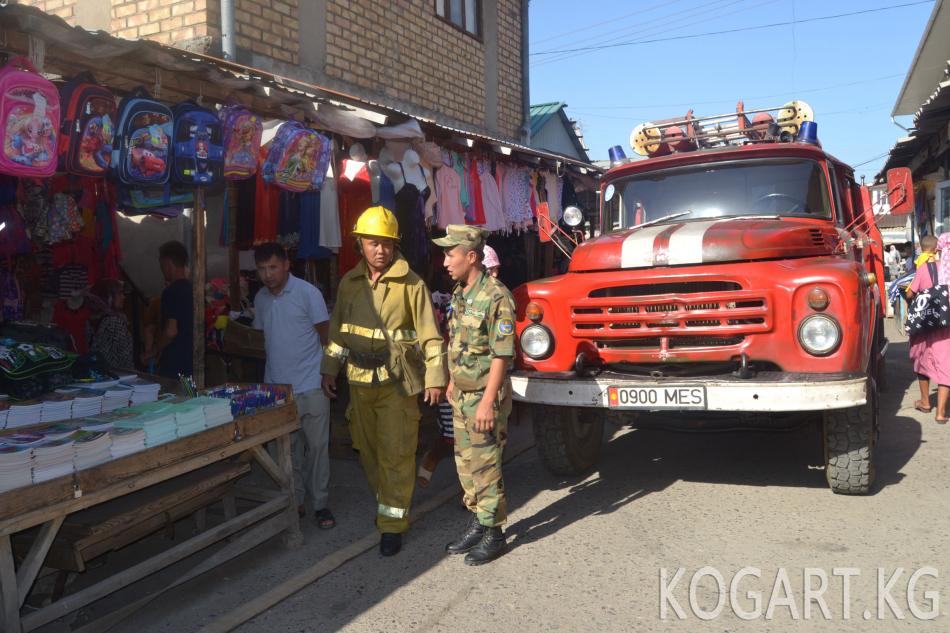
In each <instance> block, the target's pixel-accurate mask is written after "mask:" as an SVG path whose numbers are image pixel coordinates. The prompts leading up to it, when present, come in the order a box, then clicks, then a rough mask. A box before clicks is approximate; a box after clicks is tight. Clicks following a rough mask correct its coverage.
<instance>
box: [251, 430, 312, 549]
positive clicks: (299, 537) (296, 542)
mask: <svg viewBox="0 0 950 633" xmlns="http://www.w3.org/2000/svg"><path fill="white" fill-rule="evenodd" d="M261 452H262V453H264V456H266V457H268V458H269V457H270V456H269V455H267V453H266V451H263V450H262V451H261ZM255 457H259V456H258V455H255ZM258 463H261V464H263V462H262V461H261V460H260V459H258ZM277 465H278V466H279V467H280V472H281V473H282V474H283V482H284V483H282V484H280V487H281V492H284V493H286V494H287V496H288V497H289V498H290V504H288V507H287V509H286V510H284V516H285V517H286V520H287V531H286V532H284V546H286V547H288V548H290V549H294V548H297V547H300V546H301V545H302V544H303V534H302V533H301V531H300V517H298V516H297V504H298V503H303V499H297V497H296V491H295V490H294V465H293V455H292V451H291V444H290V435H281V436H280V437H278V438H277Z"/></svg>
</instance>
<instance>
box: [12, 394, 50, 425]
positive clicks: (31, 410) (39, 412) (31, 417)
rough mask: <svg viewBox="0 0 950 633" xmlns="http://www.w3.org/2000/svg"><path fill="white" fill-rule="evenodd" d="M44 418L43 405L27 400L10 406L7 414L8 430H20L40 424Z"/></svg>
mask: <svg viewBox="0 0 950 633" xmlns="http://www.w3.org/2000/svg"><path fill="white" fill-rule="evenodd" d="M42 418H43V403H42V402H36V401H33V400H25V401H23V402H20V403H18V404H14V405H11V406H10V409H9V412H8V413H7V428H8V429H18V428H21V427H24V426H32V425H34V424H39V423H40V421H41V420H42Z"/></svg>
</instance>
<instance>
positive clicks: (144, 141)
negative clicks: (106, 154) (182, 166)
mask: <svg viewBox="0 0 950 633" xmlns="http://www.w3.org/2000/svg"><path fill="white" fill-rule="evenodd" d="M171 134H172V111H171V109H169V108H168V106H166V105H164V104H162V103H159V102H158V101H156V100H154V99H152V97H151V95H149V93H148V92H147V91H146V90H145V89H144V88H141V87H139V88H136V89H135V90H134V91H133V92H132V93H131V94H130V95H129V96H127V97H126V98H125V99H123V100H122V103H120V104H119V122H118V125H117V126H116V134H115V140H114V142H113V146H112V160H111V161H110V166H111V168H112V170H113V172H114V173H115V175H116V177H117V178H118V179H119V181H120V182H122V183H124V184H126V185H130V186H144V187H149V186H155V185H164V184H165V183H166V182H168V176H169V173H170V172H171V169H170V158H171V157H170V152H169V150H170V148H171V145H170V143H171Z"/></svg>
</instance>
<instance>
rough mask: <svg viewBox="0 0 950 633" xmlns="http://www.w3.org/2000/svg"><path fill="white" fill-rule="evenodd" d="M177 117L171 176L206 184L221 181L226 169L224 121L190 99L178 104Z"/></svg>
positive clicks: (186, 183) (182, 180)
mask: <svg viewBox="0 0 950 633" xmlns="http://www.w3.org/2000/svg"><path fill="white" fill-rule="evenodd" d="M174 117H175V135H174V149H173V150H172V156H173V166H172V180H174V181H175V182H178V183H181V184H183V185H193V186H196V185H201V186H205V187H207V186H209V185H213V184H217V183H219V182H220V181H221V176H222V173H223V172H224V147H223V146H222V145H221V121H219V120H218V117H217V116H216V115H215V114H214V113H213V112H212V111H211V110H208V109H207V108H202V107H201V106H199V105H198V104H196V103H194V102H191V101H184V102H182V103H179V104H178V105H177V106H175V110H174Z"/></svg>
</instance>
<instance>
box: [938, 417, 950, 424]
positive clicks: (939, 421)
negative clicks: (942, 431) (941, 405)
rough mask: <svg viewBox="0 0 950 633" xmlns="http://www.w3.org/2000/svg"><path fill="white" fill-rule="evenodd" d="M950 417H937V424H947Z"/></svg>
mask: <svg viewBox="0 0 950 633" xmlns="http://www.w3.org/2000/svg"><path fill="white" fill-rule="evenodd" d="M947 420H950V418H937V424H946V423H947Z"/></svg>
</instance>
